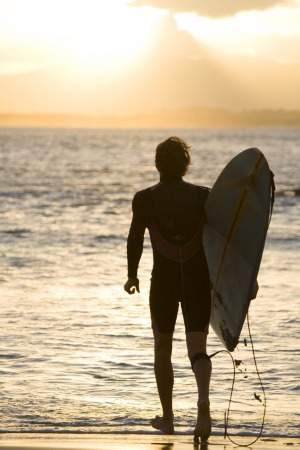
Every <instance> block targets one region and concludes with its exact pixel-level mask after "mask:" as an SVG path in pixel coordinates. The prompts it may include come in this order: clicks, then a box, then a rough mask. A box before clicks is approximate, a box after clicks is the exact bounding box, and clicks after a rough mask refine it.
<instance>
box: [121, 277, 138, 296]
mask: <svg viewBox="0 0 300 450" xmlns="http://www.w3.org/2000/svg"><path fill="white" fill-rule="evenodd" d="M124 290H125V291H126V292H127V293H128V294H134V293H135V290H137V292H138V293H139V292H140V280H139V279H138V278H128V280H127V281H126V283H125V284H124Z"/></svg>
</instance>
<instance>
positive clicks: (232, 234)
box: [203, 148, 275, 351]
mask: <svg viewBox="0 0 300 450" xmlns="http://www.w3.org/2000/svg"><path fill="white" fill-rule="evenodd" d="M274 190H275V186H274V182H273V173H272V172H271V170H270V168H269V164H268V162H267V160H266V158H265V156H264V155H263V153H262V152H261V151H260V150H258V149H257V148H250V149H247V150H244V151H243V152H241V153H239V154H238V155H237V156H235V157H234V158H233V159H232V160H231V161H230V162H229V163H228V164H227V165H226V167H225V168H224V169H223V171H222V172H221V174H220V175H219V177H218V179H217V180H216V182H215V184H214V185H213V187H212V190H211V192H210V193H209V196H208V198H207V201H206V204H205V224H204V230H203V245H204V249H205V254H206V258H207V263H208V268H209V275H210V281H211V287H212V312H211V319H210V324H211V326H212V328H213V330H214V331H215V333H216V334H217V336H218V337H219V338H220V340H221V342H222V343H223V344H224V346H225V348H227V349H228V350H229V351H233V350H234V349H235V348H236V346H237V344H238V342H239V337H240V333H241V330H242V327H243V324H244V321H245V318H246V315H247V312H248V308H249V305H250V301H251V300H252V299H253V298H255V296H256V291H257V289H258V286H257V281H256V280H257V275H258V271H259V267H260V263H261V259H262V255H263V250H264V244H265V239H266V235H267V230H268V226H269V222H270V219H271V213H272V206H273V201H274Z"/></svg>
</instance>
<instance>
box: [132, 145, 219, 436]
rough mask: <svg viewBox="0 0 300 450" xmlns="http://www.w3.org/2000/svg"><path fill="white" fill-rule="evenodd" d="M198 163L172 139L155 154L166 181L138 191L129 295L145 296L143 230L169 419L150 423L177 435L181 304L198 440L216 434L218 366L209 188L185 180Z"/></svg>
mask: <svg viewBox="0 0 300 450" xmlns="http://www.w3.org/2000/svg"><path fill="white" fill-rule="evenodd" d="M190 164H191V158H190V147H189V145H188V144H187V143H186V142H185V141H183V140H182V139H180V138H178V137H170V138H169V139H167V140H166V141H164V142H162V143H160V144H159V145H158V146H157V149H156V155H155V165H156V168H157V170H158V172H159V174H160V181H159V182H158V183H157V184H155V185H154V186H151V187H149V188H147V189H144V190H142V191H139V192H137V193H136V194H135V196H134V198H133V202H132V211H133V215H132V222H131V226H130V230H129V235H128V240H127V259H128V280H127V282H126V283H125V285H124V289H125V291H126V292H127V293H128V294H133V293H134V292H136V291H137V292H140V287H139V279H138V277H137V272H138V266H139V261H140V258H141V255H142V252H143V241H144V233H145V230H146V228H147V229H148V230H149V234H150V239H151V244H152V249H153V270H152V278H151V285H150V302H149V303H150V312H151V321H152V329H153V335H154V373H155V377H156V383H157V388H158V394H159V398H160V402H161V406H162V416H156V417H155V418H154V419H152V420H151V424H152V426H153V427H154V428H156V429H158V430H161V431H162V432H163V433H165V434H174V415H173V403H172V399H173V384H174V375H173V366H172V361H171V355H172V343H173V333H174V328H175V323H176V318H177V313H178V308H179V304H180V305H181V309H182V314H183V318H184V324H185V331H186V343H187V350H188V356H189V359H190V362H191V366H192V370H193V372H194V374H195V379H196V383H197V387H198V401H197V406H198V416H197V422H196V427H195V431H194V438H195V441H197V440H199V438H201V440H202V441H205V440H207V439H208V437H209V436H210V433H211V418H210V408H209V385H210V377H211V361H210V358H209V356H208V355H207V352H206V341H207V334H208V326H209V320H210V309H211V293H210V281H209V274H208V267H207V262H206V258H205V253H204V249H203V245H202V231H203V221H204V204H205V201H206V199H207V196H208V194H209V189H208V188H206V187H203V186H196V185H194V184H191V183H187V182H185V181H184V180H183V179H182V177H183V176H184V175H185V174H186V172H187V170H188V168H189V166H190Z"/></svg>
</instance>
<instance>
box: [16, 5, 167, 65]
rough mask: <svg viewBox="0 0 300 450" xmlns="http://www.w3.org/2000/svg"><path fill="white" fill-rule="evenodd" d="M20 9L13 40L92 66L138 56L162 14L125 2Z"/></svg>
mask: <svg viewBox="0 0 300 450" xmlns="http://www.w3.org/2000/svg"><path fill="white" fill-rule="evenodd" d="M13 1H16V0H13ZM18 5H19V6H18V8H15V10H14V11H13V13H14V21H13V22H10V23H11V26H12V27H13V28H14V29H13V30H12V29H10V33H13V34H14V36H15V38H16V39H17V40H18V39H19V40H20V39H22V41H23V42H26V43H28V45H32V46H34V45H36V46H37V45H39V46H40V48H43V49H44V51H45V53H47V54H48V55H49V59H51V58H52V59H60V60H61V61H63V62H64V63H66V62H68V61H69V62H72V65H74V64H75V63H77V65H78V66H80V65H85V66H90V67H100V66H101V67H103V66H106V65H113V64H120V63H125V62H128V61H130V60H132V59H133V58H136V57H138V56H139V55H141V54H142V53H143V52H144V51H145V50H146V49H147V45H148V44H149V42H150V41H151V37H152V36H153V34H154V29H155V23H156V21H157V19H159V17H160V16H161V13H159V11H158V10H155V9H154V8H149V7H143V8H134V7H130V6H128V1H127V0H108V1H106V0H77V1H70V0H63V1H58V0H52V1H48V0H46V1H44V2H38V1H36V0H27V2H26V8H23V7H21V6H22V3H20V2H19V3H18ZM23 6H24V4H23ZM10 12H11V11H10Z"/></svg>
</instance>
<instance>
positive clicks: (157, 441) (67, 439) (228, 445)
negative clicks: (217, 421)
mask: <svg viewBox="0 0 300 450" xmlns="http://www.w3.org/2000/svg"><path fill="white" fill-rule="evenodd" d="M233 439H234V441H235V442H236V444H238V446H249V445H250V443H251V442H253V440H254V437H253V436H236V437H234V438H233ZM236 444H234V443H232V442H230V440H229V439H228V438H227V439H224V437H223V436H211V437H210V439H209V442H208V444H207V445H194V443H193V436H192V435H173V436H166V435H162V434H121V433H120V434H108V433H107V434H88V433H87V434H80V435H78V434H77V435H74V434H63V433H58V434H56V433H55V434H46V433H2V434H1V435H0V448H1V449H3V450H12V449H15V450H17V449H18V450H23V449H24V450H25V449H35V450H46V449H48V450H49V449H55V450H66V449H69V450H109V449H111V450H150V449H152V450H167V449H170V448H172V449H174V450H187V449H191V446H192V447H193V448H195V447H198V448H201V449H208V450H209V449H211V450H213V449H217V448H218V449H220V446H223V448H224V449H234V448H236V447H237V445H236ZM252 445H253V447H254V446H255V447H256V448H258V449H260V450H270V449H272V450H283V449H286V448H287V447H292V448H294V449H300V438H297V437H291V438H289V437H286V438H283V437H274V438H272V437H262V438H260V439H259V440H258V441H257V442H256V443H254V444H252Z"/></svg>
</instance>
